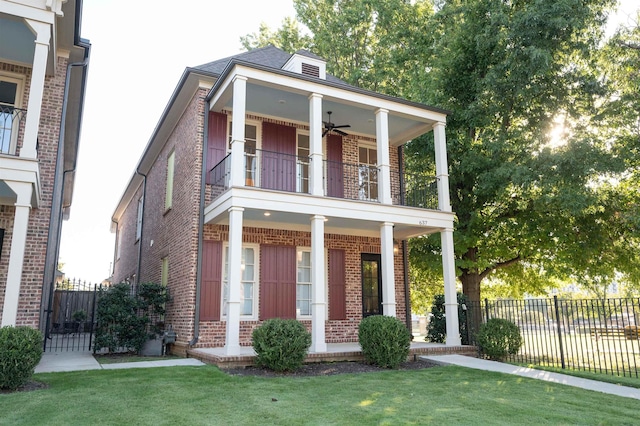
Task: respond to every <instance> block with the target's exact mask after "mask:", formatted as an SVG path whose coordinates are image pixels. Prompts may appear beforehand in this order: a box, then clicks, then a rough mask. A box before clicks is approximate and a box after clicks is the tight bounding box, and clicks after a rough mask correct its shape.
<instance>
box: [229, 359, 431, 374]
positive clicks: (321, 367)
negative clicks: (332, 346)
mask: <svg viewBox="0 0 640 426" xmlns="http://www.w3.org/2000/svg"><path fill="white" fill-rule="evenodd" d="M431 367H439V365H438V364H436V363H433V362H430V361H425V360H417V361H409V362H405V363H402V364H400V366H399V367H398V368H397V370H420V369H423V368H431ZM222 371H224V372H225V373H227V374H229V375H232V376H260V377H310V376H333V375H336V374H348V373H372V372H376V371H389V369H387V368H380V367H377V366H375V365H370V364H366V363H364V362H356V361H340V362H313V363H309V364H304V365H303V366H302V367H300V369H299V370H296V371H292V372H284V373H278V372H275V371H272V370H268V369H266V368H261V367H253V366H252V367H238V368H226V369H224V370H222Z"/></svg>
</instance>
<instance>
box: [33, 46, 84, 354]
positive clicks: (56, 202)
mask: <svg viewBox="0 0 640 426" xmlns="http://www.w3.org/2000/svg"><path fill="white" fill-rule="evenodd" d="M79 45H80V46H81V47H83V48H84V49H85V50H84V59H83V60H82V62H73V63H70V64H67V71H66V75H65V84H64V95H63V98H62V114H61V116H60V134H59V135H58V149H57V153H56V171H55V174H54V180H53V195H52V200H51V214H50V216H49V230H50V232H49V235H48V236H47V251H46V254H45V269H44V276H43V282H42V287H43V291H44V290H45V289H46V287H47V285H48V284H49V289H48V290H49V300H48V301H47V302H48V303H47V309H46V310H45V311H44V312H43V313H44V314H46V321H45V330H44V335H45V339H44V350H46V349H47V340H48V338H49V325H50V320H51V318H50V316H51V315H50V314H51V312H52V311H53V292H54V290H55V288H54V287H55V282H54V280H55V270H56V269H57V267H58V265H57V261H58V258H59V255H60V239H61V236H62V219H63V208H64V206H63V200H62V197H63V194H64V178H65V176H66V174H67V173H73V172H75V170H76V167H77V165H78V146H79V144H80V127H78V137H77V138H76V147H75V149H76V155H75V158H74V160H73V167H72V168H71V169H69V170H64V171H62V169H63V166H64V161H63V159H64V138H65V136H66V135H65V131H66V124H65V121H66V118H67V109H68V103H69V85H70V81H71V70H72V69H73V67H82V68H84V70H83V77H82V94H81V97H80V98H81V99H82V100H83V101H82V103H81V106H80V111H79V115H80V117H82V111H83V109H84V92H85V89H86V82H87V67H88V65H89V57H90V53H91V44H89V43H88V42H84V41H80V42H79ZM51 230H55V231H54V232H51ZM47 265H48V266H47ZM40 322H41V326H42V321H40Z"/></svg>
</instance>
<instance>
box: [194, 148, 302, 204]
mask: <svg viewBox="0 0 640 426" xmlns="http://www.w3.org/2000/svg"><path fill="white" fill-rule="evenodd" d="M230 156H231V154H229V155H227V156H226V157H224V158H223V159H222V160H221V161H220V162H219V163H218V164H216V166H215V167H214V168H213V169H211V170H210V171H209V176H208V180H207V183H209V184H211V185H212V186H213V193H212V196H213V197H214V198H215V197H217V196H218V195H220V194H221V193H222V192H223V191H224V190H226V189H227V188H229V182H230V179H231V157H230ZM244 178H245V182H244V184H245V186H249V187H254V188H263V189H273V190H277V191H286V192H299V193H308V192H309V157H304V156H297V155H291V154H283V153H280V152H273V151H264V150H261V149H255V150H247V152H245V154H244Z"/></svg>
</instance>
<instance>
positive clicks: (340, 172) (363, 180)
mask: <svg viewBox="0 0 640 426" xmlns="http://www.w3.org/2000/svg"><path fill="white" fill-rule="evenodd" d="M324 190H325V194H326V195H327V197H336V198H344V199H347V200H362V201H378V168H377V167H375V166H367V165H362V164H348V163H341V162H337V161H329V160H325V161H324Z"/></svg>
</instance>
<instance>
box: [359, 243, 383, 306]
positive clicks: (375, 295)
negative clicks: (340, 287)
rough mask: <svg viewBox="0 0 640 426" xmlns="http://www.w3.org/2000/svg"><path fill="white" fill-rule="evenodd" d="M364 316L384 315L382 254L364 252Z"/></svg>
mask: <svg viewBox="0 0 640 426" xmlns="http://www.w3.org/2000/svg"><path fill="white" fill-rule="evenodd" d="M361 263H362V316H363V317H368V316H369V315H382V276H381V274H380V255H379V254H366V253H363V254H362V262H361Z"/></svg>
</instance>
